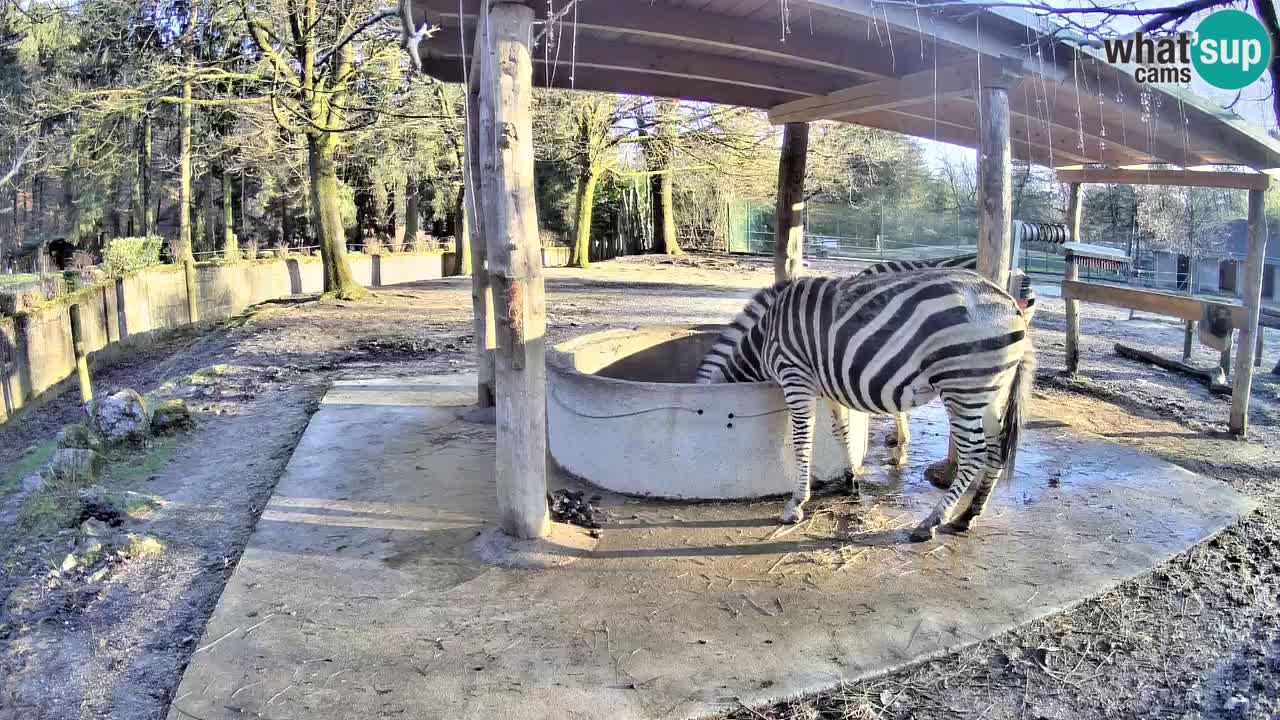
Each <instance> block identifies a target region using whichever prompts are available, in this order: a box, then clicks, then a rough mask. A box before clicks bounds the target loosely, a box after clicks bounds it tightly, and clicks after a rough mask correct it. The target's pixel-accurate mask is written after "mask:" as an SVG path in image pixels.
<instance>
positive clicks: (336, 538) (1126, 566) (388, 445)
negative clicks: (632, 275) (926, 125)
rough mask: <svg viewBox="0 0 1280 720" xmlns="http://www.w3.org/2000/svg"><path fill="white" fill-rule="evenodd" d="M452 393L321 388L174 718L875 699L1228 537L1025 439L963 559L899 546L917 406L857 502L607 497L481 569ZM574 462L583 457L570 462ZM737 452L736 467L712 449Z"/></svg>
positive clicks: (1129, 480) (1217, 489) (1208, 508)
mask: <svg viewBox="0 0 1280 720" xmlns="http://www.w3.org/2000/svg"><path fill="white" fill-rule="evenodd" d="M472 389H473V381H472V378H471V376H468V375H455V376H435V377H423V378H412V379H396V380H386V381H359V382H347V383H339V384H338V385H337V386H335V387H334V388H333V389H332V390H331V391H330V393H329V395H328V396H327V397H326V399H325V401H324V404H323V405H322V406H321V408H320V410H319V412H317V413H316V415H315V416H314V417H313V418H312V420H311V423H310V425H309V426H308V428H307V430H306V433H305V435H304V436H303V438H302V441H301V443H300V444H299V445H298V448H297V450H296V451H295V453H294V456H293V458H292V460H291V461H290V463H289V465H288V468H287V470H286V472H285V475H284V477H283V478H282V479H281V481H280V483H279V486H278V487H277V488H276V493H275V495H274V497H273V498H272V499H271V501H270V503H269V504H268V506H267V507H266V509H265V511H264V512H263V515H262V519H261V521H260V522H259V524H258V527H257V529H256V531H255V533H254V535H253V537H252V539H251V541H250V543H249V546H248V548H247V549H246V550H245V553H244V557H243V558H242V559H241V561H240V564H239V566H238V567H237V568H236V571H235V574H234V575H233V577H232V578H231V580H230V582H229V583H228V585H227V587H226V590H225V592H224V593H223V595H222V598H221V600H220V601H219V603H218V607H217V609H216V611H215V612H214V615H213V617H212V619H211V620H210V623H209V625H208V627H207V629H206V634H205V637H204V638H203V639H202V640H201V643H200V646H199V649H198V650H197V651H196V653H195V655H194V657H193V658H192V661H191V664H190V666H189V667H188V668H187V671H186V675H185V677H184V678H183V682H182V684H181V687H180V688H179V690H178V693H177V695H176V698H175V700H174V703H173V705H172V709H171V710H170V715H169V717H170V718H174V719H175V720H176V719H178V718H188V717H197V718H203V719H204V720H221V719H223V718H243V717H266V718H277V719H281V720H283V719H285V718H296V719H299V720H301V719H304V718H305V719H308V720H315V719H317V718H321V719H323V718H342V719H344V720H345V719H348V718H384V717H394V718H398V717H403V718H449V719H450V720H462V719H463V718H484V719H486V720H487V719H492V718H620V719H621V718H678V717H688V716H696V715H700V714H707V713H713V712H716V711H721V710H725V709H728V708H731V707H734V706H736V705H737V703H738V702H743V703H747V704H755V703H762V702H767V701H769V700H771V699H775V698H778V697H782V696H794V695H797V694H801V693H805V692H810V691H816V690H820V689H824V688H829V687H831V686H833V685H835V684H836V683H838V682H840V681H841V680H854V679H858V678H862V677H867V676H869V675H874V674H879V673H884V672H887V671H889V670H892V669H893V668H896V667H899V666H901V665H903V664H905V663H910V662H913V661H917V660H920V659H923V658H926V657H930V656H936V655H939V654H943V653H946V652H949V651H952V650H955V649H957V648H959V647H961V646H963V645H966V644H969V643H972V642H976V641H979V640H981V639H983V638H986V637H989V636H991V635H993V634H996V633H999V632H1001V631H1003V630H1005V629H1007V628H1009V627H1011V626H1014V625H1016V624H1019V623H1024V622H1027V621H1029V620H1031V619H1034V618H1037V617H1040V616H1043V615H1046V614H1049V613H1052V612H1055V611H1057V610H1060V609H1062V608H1063V607H1065V606H1068V605H1070V604H1072V603H1075V602H1077V601H1079V600H1081V599H1083V598H1085V597H1087V596H1090V595H1093V594H1096V593H1099V592H1101V591H1103V590H1105V589H1107V588H1109V587H1111V586H1113V585H1115V584H1116V583H1118V582H1120V581H1121V580H1123V579H1125V578H1129V577H1132V576H1134V575H1136V574H1139V573H1141V572H1143V571H1144V570H1146V569H1148V568H1149V567H1151V566H1152V565H1153V564H1154V563H1157V562H1160V561H1161V560H1164V559H1166V558H1168V557H1170V556H1172V555H1174V554H1176V553H1178V552H1180V551H1181V550H1183V549H1185V548H1187V547H1188V546H1190V545H1191V544H1193V543H1195V542H1197V541H1198V540H1200V539H1201V538H1204V537H1205V536H1207V535H1210V534H1212V533H1214V532H1216V531H1217V530H1219V529H1221V528H1222V527H1224V526H1225V525H1227V524H1228V523H1230V522H1232V521H1233V520H1234V519H1235V518H1236V517H1238V516H1239V515H1240V514H1242V513H1244V512H1247V511H1248V509H1249V507H1250V503H1249V501H1248V500H1246V499H1245V498H1243V497H1241V496H1239V495H1237V494H1236V493H1234V492H1233V491H1231V490H1230V489H1228V488H1227V487H1226V486H1224V485H1222V484H1220V483H1217V482H1215V481H1211V480H1207V479H1205V478H1202V477H1200V476H1197V475H1195V474H1193V473H1190V472H1188V471H1186V470H1183V469H1181V468H1178V467H1175V466H1172V465H1170V464H1168V463H1165V462H1162V461H1159V460H1156V459H1153V458H1150V457H1146V456H1143V455H1139V454H1137V453H1134V452H1133V451H1132V450H1131V449H1128V448H1125V447H1122V446H1120V445H1115V444H1110V443H1106V442H1101V441H1096V440H1090V439H1084V438H1081V437H1078V436H1075V435H1072V434H1071V433H1070V432H1069V431H1067V430H1065V429H1062V428H1060V427H1054V426H1053V423H1052V422H1041V423H1033V427H1032V429H1031V430H1029V431H1028V432H1027V433H1026V435H1025V439H1024V442H1023V446H1022V447H1023V449H1022V451H1021V452H1020V453H1019V456H1018V462H1019V466H1018V473H1017V477H1016V478H1015V481H1014V482H1013V483H1011V484H1010V485H1007V486H1002V487H1001V488H999V489H998V490H997V491H996V495H995V497H994V498H993V502H992V505H991V508H990V510H989V511H988V514H987V515H985V516H984V517H983V518H981V520H980V521H979V523H978V525H977V527H976V528H975V530H974V531H973V532H972V533H971V534H970V535H969V536H967V537H956V536H950V535H940V536H939V538H938V540H936V541H934V542H931V543H925V544H920V545H913V544H910V543H908V542H907V541H906V529H908V528H910V527H911V525H912V524H913V523H914V521H915V520H916V519H917V518H919V517H922V516H923V514H924V513H925V512H926V511H927V509H928V507H929V506H930V505H931V504H932V503H933V501H934V500H935V499H936V498H937V496H938V491H937V490H934V489H933V488H931V487H930V486H929V485H928V484H927V483H925V482H924V481H923V479H922V478H921V474H922V470H923V467H924V465H926V464H928V463H929V462H932V461H934V460H937V459H939V458H941V457H942V456H943V454H944V453H945V444H946V435H945V425H944V424H943V423H942V417H941V410H940V409H939V408H936V407H930V408H923V409H921V410H918V411H917V412H916V414H915V416H914V417H913V418H912V430H913V439H914V440H915V443H914V445H913V446H912V453H911V455H912V465H911V466H910V467H909V468H908V469H907V470H906V471H904V472H901V473H889V472H885V471H883V470H882V469H881V468H882V462H883V448H881V447H880V442H879V438H876V440H875V441H874V442H873V448H875V452H877V453H878V455H875V454H873V456H872V457H871V458H870V459H869V461H868V466H867V470H868V472H867V474H866V475H865V476H864V479H863V487H864V498H863V502H862V503H861V504H857V503H852V502H850V501H849V500H848V498H846V497H845V496H843V495H839V494H826V495H821V494H820V495H819V496H818V497H817V498H816V499H815V503H814V504H813V505H812V506H811V508H812V510H813V511H814V512H813V519H812V520H811V522H809V523H808V524H802V525H799V526H795V527H794V529H791V530H787V529H784V528H780V527H779V526H778V525H776V524H775V522H774V517H775V516H776V514H777V513H778V510H779V508H780V501H776V500H770V501H767V502H726V503H697V504H693V503H672V502H662V501H651V500H639V499H634V498H625V497H620V496H613V495H608V494H604V493H601V494H604V495H605V497H604V498H603V500H602V501H601V503H600V504H601V505H603V506H604V508H605V509H606V510H607V511H608V513H609V516H610V519H609V520H608V522H607V525H606V529H605V531H604V535H603V538H602V539H601V540H600V541H599V543H598V545H597V546H596V547H595V548H594V550H587V551H571V550H567V551H566V552H577V553H579V554H581V555H582V556H581V557H580V558H579V559H578V560H577V561H576V562H574V563H572V564H569V565H567V566H564V567H559V568H554V569H548V570H520V569H505V568H497V567H493V566H490V565H487V564H485V563H483V562H481V561H479V560H478V559H477V558H476V556H475V554H474V551H473V545H474V539H475V538H476V536H477V534H478V533H479V532H480V530H481V529H483V528H485V527H486V526H490V527H491V526H492V524H493V519H494V480H493V472H492V465H493V457H494V456H493V445H494V439H493V430H492V427H490V426H486V425H476V424H471V423H467V422H465V421H463V420H462V419H461V417H460V416H461V415H462V413H463V412H464V411H465V409H466V407H465V404H466V403H467V402H469V401H470V400H471V398H472V391H473V390H472ZM584 441H589V439H585V438H584ZM708 451H709V452H731V451H732V449H731V448H708Z"/></svg>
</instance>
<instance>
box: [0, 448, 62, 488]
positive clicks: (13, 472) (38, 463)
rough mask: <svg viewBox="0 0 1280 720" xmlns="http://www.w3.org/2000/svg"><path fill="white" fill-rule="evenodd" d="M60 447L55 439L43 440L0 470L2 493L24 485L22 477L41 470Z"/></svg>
mask: <svg viewBox="0 0 1280 720" xmlns="http://www.w3.org/2000/svg"><path fill="white" fill-rule="evenodd" d="M57 447H58V443H57V441H55V440H49V441H47V442H43V443H41V444H39V445H36V446H35V447H32V448H31V449H29V450H27V452H26V453H24V454H23V456H22V457H21V458H19V459H18V461H17V462H15V463H14V464H12V465H10V466H9V467H7V468H5V469H4V470H0V495H8V494H9V493H11V492H14V491H15V490H17V489H18V488H19V487H21V486H22V478H24V477H26V476H28V475H34V474H36V473H38V472H40V468H43V467H44V466H45V463H48V462H49V456H50V455H52V454H53V451H54V450H56V449H57Z"/></svg>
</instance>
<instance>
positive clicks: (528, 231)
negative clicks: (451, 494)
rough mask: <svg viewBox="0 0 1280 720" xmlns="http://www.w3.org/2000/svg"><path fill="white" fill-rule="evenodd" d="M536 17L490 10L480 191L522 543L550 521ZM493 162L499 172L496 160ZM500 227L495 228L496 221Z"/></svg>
mask: <svg viewBox="0 0 1280 720" xmlns="http://www.w3.org/2000/svg"><path fill="white" fill-rule="evenodd" d="M533 17H534V12H533V9H532V8H531V7H529V6H527V5H522V4H515V3H509V2H498V3H495V4H494V5H492V7H491V9H490V10H489V18H488V21H487V26H485V22H486V21H485V19H484V18H481V19H480V23H481V25H482V26H484V27H485V29H486V31H487V32H486V34H487V37H486V38H485V44H484V47H483V48H482V50H484V51H486V52H487V53H488V56H487V59H486V60H485V62H484V65H483V67H482V70H483V72H482V74H481V83H480V97H479V100H480V107H481V113H482V115H483V114H484V113H491V114H492V117H493V127H494V133H493V135H488V134H481V136H480V138H479V139H480V143H479V144H480V148H481V152H482V154H483V157H484V173H485V174H484V178H483V181H482V184H481V186H482V188H483V191H484V193H485V198H484V199H483V200H482V202H483V203H484V204H485V205H486V207H488V206H490V204H491V205H492V214H491V215H489V216H488V217H486V222H485V234H486V236H487V237H486V238H485V240H486V244H487V250H488V260H489V280H490V283H491V286H492V288H493V295H494V304H495V309H494V319H495V321H496V323H495V324H496V328H495V329H496V335H497V338H498V350H497V352H496V353H495V363H494V367H495V371H496V372H495V376H496V379H497V391H498V397H497V440H498V452H497V480H498V515H499V517H500V518H501V522H502V528H503V530H505V531H506V532H507V533H508V534H510V535H513V536H515V537H517V538H536V537H542V536H544V535H546V534H547V532H548V531H549V530H550V520H549V517H548V513H547V501H546V494H547V467H546V455H547V414H546V365H545V353H546V347H545V343H546V307H545V298H544V292H543V281H542V253H541V247H540V244H539V242H538V215H537V206H536V204H535V202H534V188H533V122H532V118H531V115H530V104H531V99H532V93H533V63H532V58H531V56H530V50H529V41H530V37H531V28H532V25H533ZM489 158H492V159H493V166H492V170H490V168H489V162H488V159H489ZM490 219H492V222H489V220H490Z"/></svg>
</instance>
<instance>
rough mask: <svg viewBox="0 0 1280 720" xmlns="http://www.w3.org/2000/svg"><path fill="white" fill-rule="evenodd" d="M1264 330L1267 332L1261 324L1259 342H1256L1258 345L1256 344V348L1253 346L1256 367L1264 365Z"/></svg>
mask: <svg viewBox="0 0 1280 720" xmlns="http://www.w3.org/2000/svg"><path fill="white" fill-rule="evenodd" d="M1263 332H1265V331H1264V330H1263V329H1262V326H1261V325H1259V326H1258V341H1257V344H1256V345H1255V346H1254V348H1253V366H1254V367H1262V346H1263V344H1264V343H1263V342H1262V333H1263Z"/></svg>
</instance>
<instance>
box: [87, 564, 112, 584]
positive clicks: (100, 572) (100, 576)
mask: <svg viewBox="0 0 1280 720" xmlns="http://www.w3.org/2000/svg"><path fill="white" fill-rule="evenodd" d="M109 572H111V568H109V567H107V566H105V565H104V566H103V567H100V568H98V569H97V570H94V571H93V574H92V575H90V576H89V577H88V578H87V581H88V582H90V583H94V584H97V583H100V582H102V581H103V580H105V579H106V577H107V573H109Z"/></svg>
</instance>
